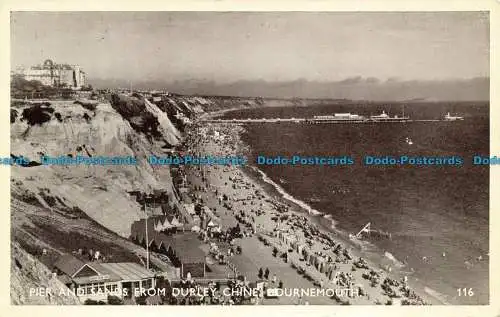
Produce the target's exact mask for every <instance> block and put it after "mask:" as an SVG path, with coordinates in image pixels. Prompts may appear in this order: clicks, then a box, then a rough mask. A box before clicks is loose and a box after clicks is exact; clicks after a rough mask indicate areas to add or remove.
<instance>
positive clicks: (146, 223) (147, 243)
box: [144, 202, 149, 270]
mask: <svg viewBox="0 0 500 317" xmlns="http://www.w3.org/2000/svg"><path fill="white" fill-rule="evenodd" d="M147 206H148V203H147V202H145V204H144V214H145V215H146V218H144V223H145V226H146V268H147V269H148V270H149V237H148V212H147Z"/></svg>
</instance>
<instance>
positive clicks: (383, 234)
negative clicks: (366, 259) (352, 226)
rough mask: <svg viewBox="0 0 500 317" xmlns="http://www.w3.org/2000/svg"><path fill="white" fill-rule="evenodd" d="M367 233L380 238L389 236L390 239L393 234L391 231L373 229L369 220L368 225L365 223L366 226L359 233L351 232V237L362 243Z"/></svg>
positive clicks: (354, 240) (352, 239)
mask: <svg viewBox="0 0 500 317" xmlns="http://www.w3.org/2000/svg"><path fill="white" fill-rule="evenodd" d="M365 235H369V236H372V235H373V236H375V237H379V238H388V239H391V238H392V235H391V233H389V232H383V231H379V230H373V229H372V228H371V222H369V223H367V224H366V225H364V227H363V228H362V229H361V230H360V231H359V232H358V233H356V234H352V233H351V234H349V239H350V240H351V241H353V242H358V243H360V242H361V241H363V236H365Z"/></svg>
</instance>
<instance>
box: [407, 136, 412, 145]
mask: <svg viewBox="0 0 500 317" xmlns="http://www.w3.org/2000/svg"><path fill="white" fill-rule="evenodd" d="M405 142H406V143H407V144H408V145H412V144H413V141H412V140H411V139H410V138H409V137H406V140H405Z"/></svg>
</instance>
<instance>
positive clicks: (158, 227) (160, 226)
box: [154, 220, 163, 231]
mask: <svg viewBox="0 0 500 317" xmlns="http://www.w3.org/2000/svg"><path fill="white" fill-rule="evenodd" d="M154 229H155V231H162V230H163V224H162V223H161V220H158V221H155V222H154Z"/></svg>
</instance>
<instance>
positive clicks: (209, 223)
mask: <svg viewBox="0 0 500 317" xmlns="http://www.w3.org/2000/svg"><path fill="white" fill-rule="evenodd" d="M215 226H216V224H215V223H214V222H213V221H212V220H210V221H209V222H208V224H207V227H215Z"/></svg>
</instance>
